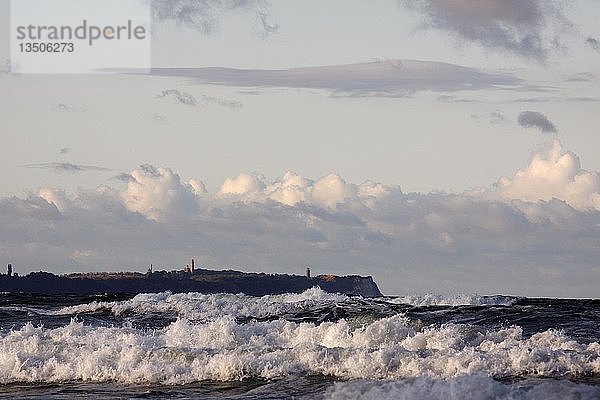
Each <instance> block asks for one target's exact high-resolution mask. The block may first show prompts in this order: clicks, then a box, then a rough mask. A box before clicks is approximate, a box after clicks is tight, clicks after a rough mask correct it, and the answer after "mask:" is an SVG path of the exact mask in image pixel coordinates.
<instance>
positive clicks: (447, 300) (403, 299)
mask: <svg viewBox="0 0 600 400" xmlns="http://www.w3.org/2000/svg"><path fill="white" fill-rule="evenodd" d="M388 301H389V302H390V303H394V304H410V305H413V306H419V307H425V306H464V305H466V306H495V305H500V306H511V305H513V304H514V303H515V302H516V301H517V299H516V298H514V297H508V296H481V295H478V294H454V295H448V296H443V295H439V294H431V293H430V294H425V295H421V296H416V295H415V296H412V295H406V296H399V297H396V298H393V299H389V300H388Z"/></svg>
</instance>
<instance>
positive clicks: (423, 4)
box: [399, 0, 570, 61]
mask: <svg viewBox="0 0 600 400" xmlns="http://www.w3.org/2000/svg"><path fill="white" fill-rule="evenodd" d="M399 4H400V5H401V6H403V7H404V8H405V9H407V10H410V11H415V12H418V13H420V14H421V15H422V16H423V23H424V26H425V27H428V28H433V29H438V30H442V31H446V32H449V33H451V34H453V35H454V36H456V37H457V38H459V39H461V40H464V41H467V42H473V43H477V44H479V45H481V46H483V47H486V48H489V49H494V50H496V49H500V50H504V51H507V52H510V53H513V54H517V55H519V56H522V57H525V58H532V59H537V60H539V61H545V60H546V59H547V57H548V53H549V52H550V51H551V50H552V49H554V48H556V47H559V46H560V45H559V44H558V43H559V42H558V41H559V36H558V33H560V31H561V30H564V29H565V27H566V26H570V22H569V21H568V20H567V18H566V17H565V16H564V15H563V13H562V11H561V9H560V7H559V5H558V3H557V2H556V1H552V0H550V1H546V0H530V1H522V0H486V1H471V0H399ZM548 31H550V32H548Z"/></svg>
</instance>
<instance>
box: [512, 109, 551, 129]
mask: <svg viewBox="0 0 600 400" xmlns="http://www.w3.org/2000/svg"><path fill="white" fill-rule="evenodd" d="M518 121H519V125H521V126H522V127H524V128H537V129H539V130H540V131H542V132H543V133H558V129H557V128H556V126H555V125H554V124H553V123H552V122H550V120H549V119H548V117H546V116H545V115H544V114H542V113H540V112H537V111H523V112H522V113H520V114H519V119H518Z"/></svg>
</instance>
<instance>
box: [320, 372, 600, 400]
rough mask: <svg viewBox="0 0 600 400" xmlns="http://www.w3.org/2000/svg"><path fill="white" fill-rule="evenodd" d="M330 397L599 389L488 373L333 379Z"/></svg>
mask: <svg viewBox="0 0 600 400" xmlns="http://www.w3.org/2000/svg"><path fill="white" fill-rule="evenodd" d="M324 398H325V399H329V400H367V399H378V400H388V399H389V400H392V399H393V400H397V399H411V400H463V399H495V400H540V399H544V400H564V399H580V400H593V399H598V398H600V389H599V388H597V387H594V386H589V385H586V384H582V383H574V382H568V381H566V382H565V381H560V382H559V381H555V380H539V379H538V380H531V381H523V382H522V383H521V384H520V385H518V386H516V387H515V386H509V385H505V384H502V383H500V382H498V381H495V380H493V379H491V378H489V377H487V376H483V375H475V376H461V377H458V378H450V379H446V380H442V379H432V378H413V379H403V380H401V381H390V382H381V381H363V380H357V381H349V382H336V383H335V385H334V386H333V387H331V388H330V389H328V390H327V392H326V393H325V396H324Z"/></svg>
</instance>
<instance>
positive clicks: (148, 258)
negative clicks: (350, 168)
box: [0, 141, 600, 297]
mask: <svg viewBox="0 0 600 400" xmlns="http://www.w3.org/2000/svg"><path fill="white" fill-rule="evenodd" d="M123 175H127V179H126V180H127V185H126V187H125V188H123V189H122V190H116V189H113V188H110V187H106V186H100V187H98V188H97V189H96V190H79V191H77V192H76V193H67V192H65V191H64V190H61V189H56V188H43V189H41V190H40V191H38V192H37V193H34V194H31V195H30V196H28V197H26V198H18V197H6V198H0V221H2V223H0V235H1V237H2V238H3V240H2V241H0V254H1V255H2V256H3V257H4V258H5V259H7V260H10V262H12V263H13V265H14V266H15V268H16V270H17V272H19V273H23V272H25V270H39V269H40V268H42V267H44V268H48V269H49V270H51V271H55V272H68V271H86V270H124V269H125V270H131V269H136V270H139V271H145V270H146V269H147V265H148V264H150V263H153V264H154V265H155V266H160V267H158V268H162V266H164V268H167V269H171V268H177V267H179V263H181V262H182V260H187V259H188V258H189V257H192V256H193V257H195V258H196V260H197V261H198V264H199V265H202V266H206V267H220V268H240V269H244V270H249V271H264V272H285V273H300V274H301V273H303V271H304V268H305V266H306V265H310V266H311V267H312V269H313V271H314V272H315V273H337V274H351V273H359V274H368V275H373V276H374V277H375V279H376V280H377V281H378V283H379V284H380V286H381V288H382V290H383V291H384V292H386V293H388V294H399V293H406V292H410V293H415V292H417V293H419V292H420V293H423V292H430V291H434V292H456V291H460V292H475V291H476V292H478V293H499V292H501V293H514V294H524V295H530V296H554V297H556V296H571V297H572V296H595V295H596V294H597V293H598V289H599V288H600V286H599V285H600V284H599V283H598V282H600V270H598V268H597V260H598V257H599V256H600V253H599V250H598V243H597V242H598V240H597V238H598V237H600V195H599V193H600V179H599V177H598V173H597V172H594V171H586V170H584V169H582V168H581V166H580V163H579V159H578V158H577V156H576V155H574V154H573V153H569V152H565V151H563V149H562V147H561V146H560V142H558V141H554V142H553V143H551V144H550V145H548V147H546V148H544V149H541V150H540V151H537V152H535V153H534V154H533V155H532V158H531V161H530V162H529V164H528V165H527V166H526V167H524V168H523V169H521V170H519V171H517V172H516V173H515V175H514V176H513V177H512V178H502V179H500V180H499V181H498V183H497V185H496V186H495V187H493V188H490V189H486V190H483V191H480V192H478V193H464V194H446V193H429V194H420V193H403V192H402V191H401V190H400V188H398V187H396V186H387V185H383V184H380V183H376V182H372V181H367V182H363V183H352V182H348V181H347V180H345V179H344V178H343V177H341V176H340V175H338V174H327V175H325V176H323V177H321V178H318V179H309V178H305V177H302V176H300V175H298V174H295V173H293V172H287V173H285V174H284V175H283V176H281V177H279V178H277V179H274V180H270V179H268V178H266V177H264V176H261V175H259V174H240V175H238V176H236V177H232V178H228V179H227V180H225V181H224V183H223V185H222V186H221V188H220V190H219V191H218V192H216V193H213V194H209V193H207V192H206V189H205V187H204V185H203V184H202V182H201V181H199V180H195V179H189V180H184V179H182V178H181V177H180V176H179V174H177V173H176V172H174V171H173V170H171V169H169V168H165V167H156V166H153V165H151V164H145V165H143V166H140V167H139V168H136V169H135V170H133V171H131V172H130V173H129V174H123ZM124 180H125V177H124ZM7 262H8V261H7Z"/></svg>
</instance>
